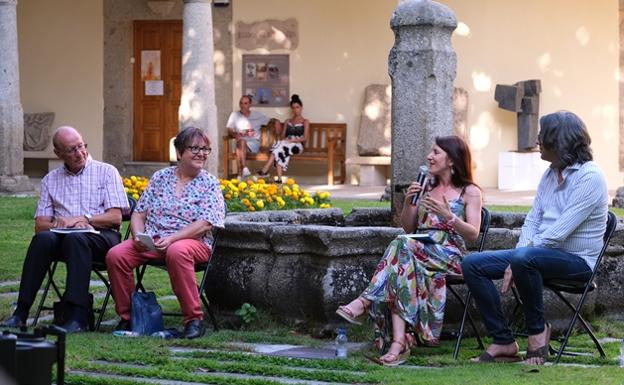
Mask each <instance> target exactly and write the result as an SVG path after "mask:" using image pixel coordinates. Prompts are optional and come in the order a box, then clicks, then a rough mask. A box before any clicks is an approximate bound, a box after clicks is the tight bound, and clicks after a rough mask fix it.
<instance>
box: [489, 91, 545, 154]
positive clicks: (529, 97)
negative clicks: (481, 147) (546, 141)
mask: <svg viewBox="0 0 624 385" xmlns="http://www.w3.org/2000/svg"><path fill="white" fill-rule="evenodd" d="M540 92H542V82H540V81H539V80H524V81H521V82H518V83H515V84H514V85H511V86H508V85H504V84H497V85H496V91H495V92H494V99H495V100H496V101H497V102H498V107H499V108H502V109H504V110H508V111H513V112H516V113H517V114H518V151H531V150H533V149H534V148H535V146H536V144H537V133H538V124H539V94H540Z"/></svg>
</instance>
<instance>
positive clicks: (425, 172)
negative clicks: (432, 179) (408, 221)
mask: <svg viewBox="0 0 624 385" xmlns="http://www.w3.org/2000/svg"><path fill="white" fill-rule="evenodd" d="M427 176H429V167H427V166H420V171H419V172H418V177H416V183H418V184H419V185H420V187H423V188H424V186H425V184H426V183H427ZM421 192H422V190H421ZM419 197H420V192H417V193H416V194H414V196H413V197H412V204H413V205H415V204H416V201H417V200H418V198H419Z"/></svg>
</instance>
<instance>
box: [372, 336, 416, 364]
mask: <svg viewBox="0 0 624 385" xmlns="http://www.w3.org/2000/svg"><path fill="white" fill-rule="evenodd" d="M392 343H393V344H399V345H401V352H400V353H399V354H398V355H397V354H394V353H390V352H388V353H386V354H384V355H383V356H381V357H379V358H378V361H379V362H378V363H379V364H380V365H383V366H389V367H394V366H399V365H401V364H403V363H405V361H407V359H408V358H409V356H410V349H409V348H408V347H407V346H406V345H405V343H404V342H401V341H399V340H392ZM390 347H392V345H390ZM384 357H386V358H384ZM389 358H392V359H389Z"/></svg>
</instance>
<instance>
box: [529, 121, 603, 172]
mask: <svg viewBox="0 0 624 385" xmlns="http://www.w3.org/2000/svg"><path fill="white" fill-rule="evenodd" d="M539 141H540V146H542V147H544V148H545V149H547V150H555V151H556V152H557V154H558V155H559V160H560V161H561V165H562V166H563V167H566V166H569V165H572V164H574V163H585V162H587V161H589V160H592V159H593V156H592V150H591V148H590V147H589V145H590V144H591V138H590V137H589V133H588V132H587V128H586V127H585V123H583V121H582V120H581V118H579V117H578V116H577V115H576V114H574V113H572V112H570V111H557V112H553V113H552V114H548V115H544V116H542V117H541V118H540V132H539Z"/></svg>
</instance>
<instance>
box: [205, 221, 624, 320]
mask: <svg viewBox="0 0 624 385" xmlns="http://www.w3.org/2000/svg"><path fill="white" fill-rule="evenodd" d="M523 221H524V214H513V213H504V214H503V213H493V215H492V227H491V229H490V232H489V234H488V237H487V241H486V248H487V249H505V248H512V247H514V246H515V244H516V242H517V240H518V237H519V235H520V230H519V228H520V227H521V225H522V223H523ZM389 223H390V210H389V209H356V210H354V211H353V213H351V214H350V215H349V216H348V217H346V218H344V217H343V215H342V212H341V210H339V209H325V210H294V211H275V212H261V213H244V214H231V215H229V216H228V219H227V221H226V229H225V230H223V231H221V233H220V234H219V240H218V244H217V251H216V254H215V258H214V260H213V265H212V268H211V272H210V273H209V282H208V295H209V297H210V299H211V301H213V302H214V303H216V304H217V305H218V306H220V307H223V308H228V309H234V308H238V307H240V305H241V304H242V303H244V302H249V303H251V304H253V305H255V306H257V307H259V308H262V309H266V310H268V311H271V312H272V313H274V314H277V315H280V316H284V317H287V318H296V319H306V320H311V321H314V322H320V323H334V322H338V321H339V319H338V318H336V316H335V313H334V311H335V310H336V308H337V307H338V305H340V304H344V303H347V302H348V301H350V300H351V299H353V298H354V297H355V296H357V295H358V294H359V293H360V292H361V291H362V290H363V289H364V288H365V287H366V285H367V283H368V282H369V279H370V276H371V274H372V273H373V271H374V269H375V266H376V265H377V262H378V261H379V258H380V256H381V255H382V254H383V252H384V250H385V247H386V246H387V245H388V243H389V242H390V241H391V240H392V239H394V238H395V237H396V236H397V235H398V234H401V233H402V232H403V230H402V229H398V228H393V227H389ZM623 230H624V229H622V226H621V225H620V226H618V229H617V230H616V233H615V235H614V237H613V238H612V240H611V243H610V246H609V248H608V249H607V254H606V257H605V259H604V260H603V264H602V266H601V268H600V272H599V275H598V281H597V283H598V289H597V290H596V291H594V293H592V294H591V295H590V297H589V298H588V302H587V304H586V313H587V314H589V315H592V314H597V313H601V314H602V313H607V314H610V313H612V314H616V313H621V312H622V311H624V297H623V296H622V295H620V294H621V293H622V292H623V291H622V289H623V288H624V274H623V273H624V231H623ZM472 248H473V249H474V245H473V246H472ZM462 291H463V288H462ZM614 293H618V295H613V294H614ZM545 301H546V308H547V317H548V319H549V321H551V322H553V324H554V325H555V326H556V327H557V326H560V324H561V322H559V321H560V317H561V315H562V314H563V315H566V316H567V310H565V308H564V307H563V306H562V305H561V304H560V303H559V302H558V300H555V297H554V296H553V295H552V294H551V293H548V292H547V293H546V295H545ZM513 305H514V302H513V301H512V298H511V296H510V295H508V296H505V297H504V306H505V307H506V308H509V309H511V308H512V307H513ZM460 310H461V309H460V307H459V304H458V303H457V302H456V301H455V300H454V299H451V296H450V294H449V302H448V304H447V315H446V317H447V323H454V322H457V320H458V319H459V316H460V315H461V313H460ZM473 314H476V312H474V313H473Z"/></svg>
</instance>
